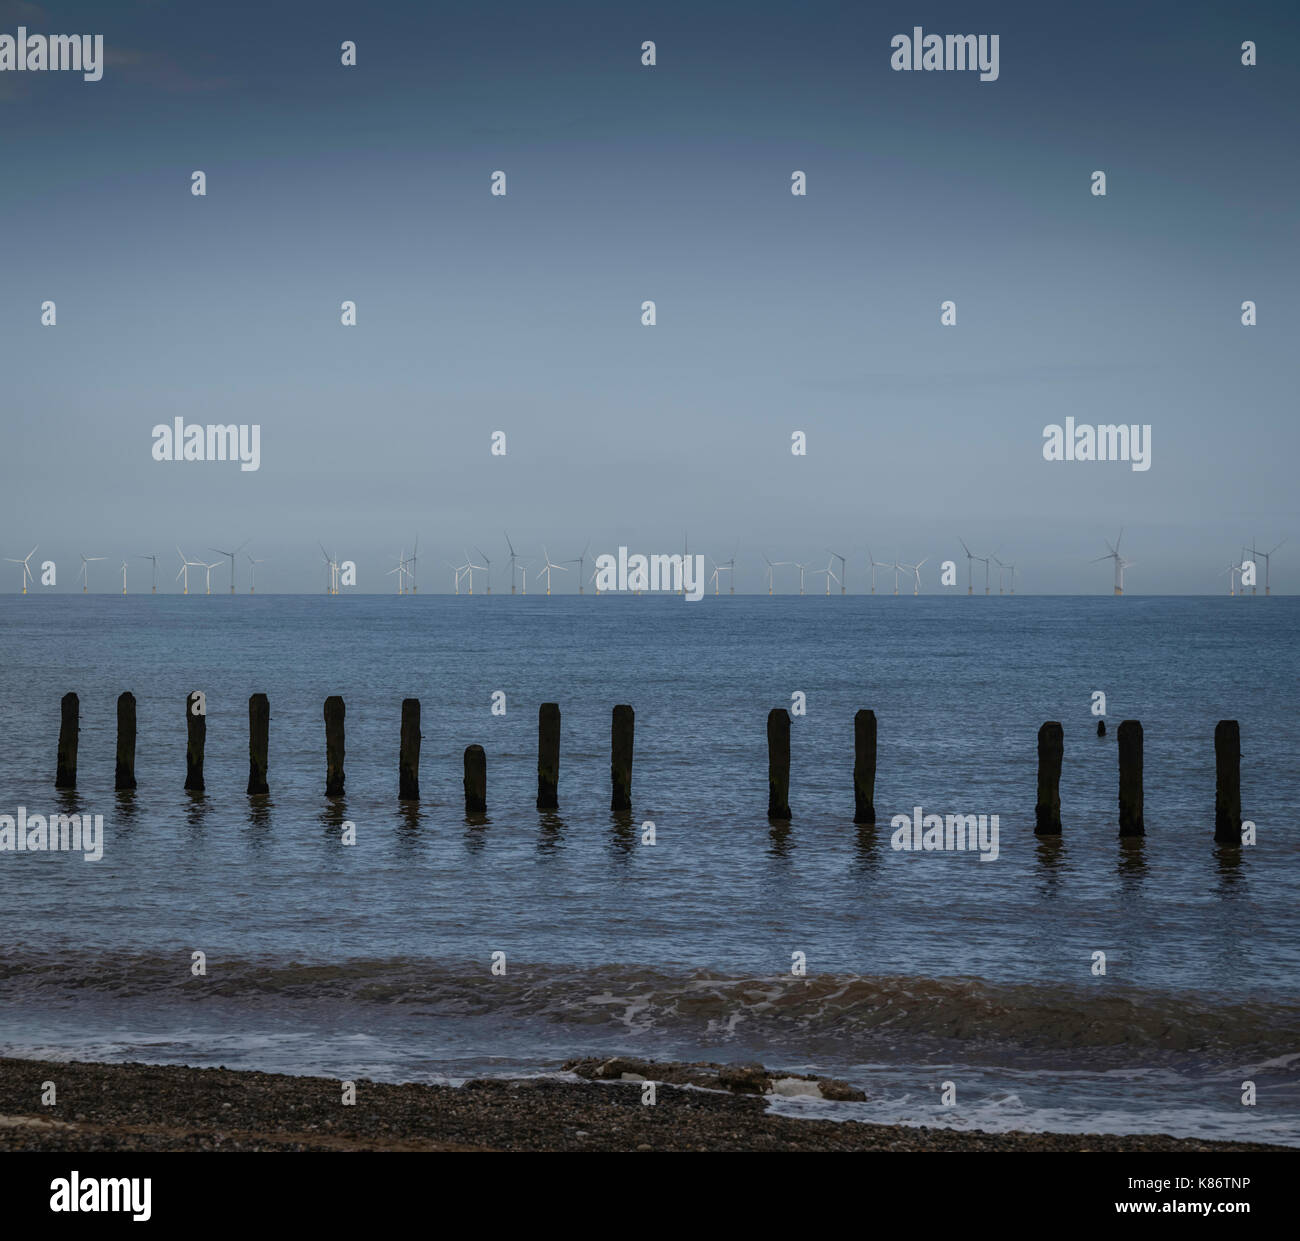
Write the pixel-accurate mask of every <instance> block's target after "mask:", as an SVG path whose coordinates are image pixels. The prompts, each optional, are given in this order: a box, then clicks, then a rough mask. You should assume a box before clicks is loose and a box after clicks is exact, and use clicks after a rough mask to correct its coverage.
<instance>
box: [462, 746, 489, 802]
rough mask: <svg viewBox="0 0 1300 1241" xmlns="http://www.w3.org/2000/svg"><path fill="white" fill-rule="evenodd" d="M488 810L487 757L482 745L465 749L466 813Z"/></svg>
mask: <svg viewBox="0 0 1300 1241" xmlns="http://www.w3.org/2000/svg"><path fill="white" fill-rule="evenodd" d="M486 809H487V755H486V754H484V753H483V747H482V746H481V745H471V746H466V747H465V813H466V814H482V813H483V812H484V811H485V810H486Z"/></svg>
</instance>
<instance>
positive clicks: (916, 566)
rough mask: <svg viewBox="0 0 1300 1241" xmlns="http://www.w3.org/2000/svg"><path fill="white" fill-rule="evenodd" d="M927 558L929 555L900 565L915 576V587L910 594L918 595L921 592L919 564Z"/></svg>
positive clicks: (923, 562)
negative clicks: (912, 562)
mask: <svg viewBox="0 0 1300 1241" xmlns="http://www.w3.org/2000/svg"><path fill="white" fill-rule="evenodd" d="M929 559H930V557H929V556H927V557H926V558H925V560H918V561H917V562H916V563H915V564H905V565H903V566H902V567H903V568H904V569H906V570H907V571H908V572H909V573H911V574H912V575H913V576H914V577H915V578H916V587H915V589H913V591H912V594H914V595H919V594H920V593H921V566H922V565H923V564H925V561H926V560H929Z"/></svg>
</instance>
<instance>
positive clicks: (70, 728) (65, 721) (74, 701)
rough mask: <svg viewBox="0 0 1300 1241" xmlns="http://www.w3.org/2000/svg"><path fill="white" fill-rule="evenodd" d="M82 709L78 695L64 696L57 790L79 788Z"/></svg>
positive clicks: (60, 725)
mask: <svg viewBox="0 0 1300 1241" xmlns="http://www.w3.org/2000/svg"><path fill="white" fill-rule="evenodd" d="M80 715H81V708H80V701H79V699H78V698H77V695H76V694H71V693H69V694H64V695H63V701H62V703H61V704H60V716H59V757H58V764H57V765H56V767H55V769H54V787H55V788H56V789H75V788H76V787H77V736H78V734H79V733H80V731H81V719H80Z"/></svg>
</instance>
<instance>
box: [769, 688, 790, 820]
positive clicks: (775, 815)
mask: <svg viewBox="0 0 1300 1241" xmlns="http://www.w3.org/2000/svg"><path fill="white" fill-rule="evenodd" d="M767 817H768V818H769V819H789V818H791V817H792V816H791V814H790V712H789V711H787V710H786V709H785V708H784V707H774V708H773V709H772V710H771V711H769V712H768V713H767Z"/></svg>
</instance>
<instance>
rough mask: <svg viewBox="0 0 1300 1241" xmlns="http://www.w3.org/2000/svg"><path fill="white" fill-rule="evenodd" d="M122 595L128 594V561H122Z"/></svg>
mask: <svg viewBox="0 0 1300 1241" xmlns="http://www.w3.org/2000/svg"><path fill="white" fill-rule="evenodd" d="M122 593H123V594H126V561H125V560H124V561H122Z"/></svg>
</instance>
